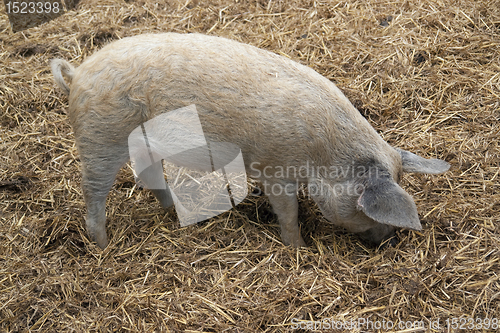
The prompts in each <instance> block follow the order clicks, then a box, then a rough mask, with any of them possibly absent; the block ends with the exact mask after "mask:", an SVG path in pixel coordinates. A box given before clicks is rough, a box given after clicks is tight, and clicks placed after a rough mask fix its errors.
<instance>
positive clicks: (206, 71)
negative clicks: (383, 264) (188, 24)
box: [51, 33, 449, 248]
mask: <svg viewBox="0 0 500 333" xmlns="http://www.w3.org/2000/svg"><path fill="white" fill-rule="evenodd" d="M51 68H52V72H53V75H54V78H55V82H56V83H57V85H58V86H59V87H60V88H61V89H62V90H63V91H64V92H65V93H66V94H68V95H69V108H68V117H69V121H70V123H71V125H72V128H73V130H74V134H75V139H76V145H77V149H78V152H79V155H80V160H81V167H82V189H83V195H84V199H85V203H86V208H87V216H86V227H87V231H88V233H89V235H90V238H91V239H92V240H93V241H96V242H97V244H98V245H99V246H100V247H101V248H105V247H106V246H107V244H108V237H107V234H106V214H105V202H106V197H107V195H108V192H109V191H110V189H111V187H112V185H113V182H114V179H115V177H116V175H117V172H118V171H119V169H120V168H121V167H122V166H123V165H124V163H126V162H127V160H129V150H128V144H127V142H128V141H127V140H128V136H129V134H130V133H131V132H132V131H133V130H134V129H136V128H138V127H139V126H141V124H143V123H145V122H147V121H148V120H151V119H153V118H155V117H156V116H158V115H161V114H163V113H165V112H169V111H172V110H176V109H179V108H183V107H186V106H189V105H195V107H196V110H197V112H198V115H199V118H200V121H201V124H202V127H203V131H204V135H205V137H206V138H207V140H209V141H211V142H226V143H231V144H232V145H235V146H237V147H239V148H240V149H241V152H242V155H243V159H244V163H245V168H246V171H247V173H248V176H249V177H252V178H255V179H256V180H257V181H258V182H260V183H261V184H264V186H262V187H263V189H264V192H265V194H266V195H268V197H269V201H270V203H271V206H272V208H273V211H274V213H275V214H276V215H277V217H278V220H279V223H280V227H281V237H282V241H283V243H284V244H286V245H291V246H293V247H300V246H305V242H304V240H303V238H302V236H301V233H300V228H299V223H298V201H297V195H296V194H297V190H298V187H300V186H304V185H305V186H307V187H308V188H309V192H310V194H311V196H312V198H313V199H314V200H315V202H316V203H317V204H318V206H319V208H320V209H321V211H322V213H323V214H324V216H325V218H326V219H328V220H329V221H331V222H332V223H333V224H336V225H339V226H342V227H344V228H345V229H347V230H348V231H351V232H355V233H359V234H360V235H361V236H362V237H363V238H366V239H368V240H370V241H372V242H374V243H380V242H382V241H384V240H386V239H388V238H390V237H392V236H393V235H394V231H395V229H396V228H410V229H415V230H420V229H421V228H422V227H421V224H420V221H419V217H418V214H417V208H416V205H415V203H414V201H413V199H412V198H411V196H410V195H409V194H408V193H406V192H405V191H404V190H403V189H402V188H401V187H400V186H399V185H398V182H399V181H400V179H401V175H402V173H403V172H415V173H429V174H439V173H443V172H445V171H446V170H448V168H449V164H448V163H447V162H444V161H442V160H438V159H424V158H422V157H419V156H417V155H415V154H413V153H410V152H408V151H404V150H402V149H396V148H393V147H392V146H390V145H389V144H388V143H386V142H385V141H384V140H383V139H382V137H381V136H380V135H379V134H378V133H377V132H376V131H375V130H374V129H373V128H372V127H371V126H370V124H369V123H368V121H367V120H366V119H365V118H364V117H363V116H362V115H361V114H360V113H359V111H358V110H357V109H356V108H355V107H354V106H353V105H352V104H351V103H350V102H349V100H348V99H347V98H346V97H345V96H344V94H343V93H342V92H341V91H340V90H339V89H338V88H337V87H336V86H335V84H334V83H332V82H331V81H329V80H328V79H326V78H325V77H323V76H322V75H320V74H318V73H317V72H316V71H314V70H313V69H311V68H309V67H307V66H304V65H301V64H299V63H297V62H295V61H292V60H290V59H288V58H286V57H283V56H279V55H276V54H274V53H271V52H268V51H265V50H262V49H259V48H256V47H253V46H250V45H246V44H242V43H239V42H236V41H233V40H230V39H226V38H221V37H214V36H207V35H202V34H177V33H162V34H144V35H139V36H135V37H128V38H123V39H121V40H118V41H114V42H112V43H110V44H109V45H107V46H105V47H104V48H102V49H101V50H100V51H98V52H96V53H95V54H93V55H92V56H90V57H88V58H87V59H86V60H85V61H84V62H83V63H82V64H81V65H80V66H79V67H77V68H74V67H73V66H72V65H71V64H70V63H68V62H67V61H65V60H61V59H54V60H52V61H51ZM166 130H167V131H168V129H166ZM166 133H167V132H166ZM150 144H152V145H153V144H155V145H162V144H168V140H167V142H154V143H150ZM153 169H154V170H153ZM153 169H152V170H150V171H151V172H150V175H151V174H154V175H156V176H158V175H161V176H163V174H162V170H163V169H162V167H161V164H160V165H156V166H155V167H154V168H153ZM279 170H287V171H289V170H295V171H297V170H298V171H302V172H281V173H280V172H277V171H279ZM146 177H147V176H146ZM280 189H281V190H280ZM153 193H154V195H155V196H156V197H157V198H158V200H159V202H160V203H161V204H162V206H163V207H169V206H171V205H172V204H173V203H174V200H173V197H172V195H171V192H170V190H169V189H168V186H167V187H166V189H153Z"/></svg>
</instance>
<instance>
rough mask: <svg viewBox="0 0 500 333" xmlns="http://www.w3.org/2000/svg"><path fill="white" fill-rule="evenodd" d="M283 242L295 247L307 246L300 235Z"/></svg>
mask: <svg viewBox="0 0 500 333" xmlns="http://www.w3.org/2000/svg"><path fill="white" fill-rule="evenodd" d="M283 243H284V244H285V245H288V246H291V247H293V248H296V249H298V248H299V247H307V245H306V242H304V239H303V238H302V237H300V238H299V239H292V240H289V241H284V242H283Z"/></svg>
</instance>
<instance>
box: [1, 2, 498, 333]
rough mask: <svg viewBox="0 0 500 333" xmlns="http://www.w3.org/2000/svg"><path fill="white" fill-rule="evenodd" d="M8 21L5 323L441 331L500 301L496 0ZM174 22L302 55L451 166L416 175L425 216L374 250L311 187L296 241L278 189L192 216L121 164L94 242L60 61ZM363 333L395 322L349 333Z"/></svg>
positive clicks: (176, 27)
mask: <svg viewBox="0 0 500 333" xmlns="http://www.w3.org/2000/svg"><path fill="white" fill-rule="evenodd" d="M0 25H1V27H0V30H1V32H0V45H1V50H0V62H1V65H0V78H1V81H0V108H1V114H0V126H1V127H0V147H1V156H0V197H1V200H0V211H1V216H0V331H2V332H16V331H28V330H29V331H31V332H63V331H76V332H80V331H82V332H84V331H85V332H86V331H134V332H137V331H163V332H181V331H186V332H223V331H226V332H256V331H262V332H286V331H291V330H292V329H293V325H292V321H293V320H294V318H295V319H300V320H322V319H325V318H333V319H336V320H351V319H352V320H357V319H358V318H370V319H371V320H372V321H377V320H378V321H382V320H386V321H388V320H391V321H393V322H394V323H397V322H398V321H404V322H406V321H423V322H424V324H425V325H426V326H425V327H426V331H428V332H430V331H433V332H438V331H446V326H445V320H446V319H451V318H453V317H463V318H469V317H471V318H493V317H497V318H499V317H500V288H499V286H500V281H499V271H500V265H499V258H500V250H499V248H500V241H499V239H500V224H499V223H498V219H499V218H498V216H499V211H500V204H499V199H500V194H499V181H498V179H499V175H498V174H499V161H500V160H499V145H498V134H499V128H500V127H499V118H500V113H499V111H498V109H499V100H500V99H499V95H500V74H499V72H500V71H499V64H500V49H499V37H500V34H499V33H500V6H499V4H498V2H496V1H470V0H463V1H447V2H444V1H430V0H422V1H402V0H395V1H390V2H389V1H385V0H381V1H354V0H348V1H336V0H333V1H323V2H321V1H312V0H311V1H310V0H295V1H284V0H282V1H278V0H272V1H266V0H259V1H246V0H239V1H238V0H232V1H229V0H220V1H201V0H200V1H197V0H193V1H191V0H182V1H180V2H175V1H171V2H168V3H161V4H160V3H157V2H154V1H149V0H146V1H138V2H135V1H132V0H130V1H125V2H123V1H118V0H107V1H91V0H84V1H81V2H79V3H78V4H77V5H76V7H75V8H74V9H73V10H71V11H69V12H68V13H66V14H65V15H63V16H61V17H59V18H57V19H56V20H54V21H51V22H49V23H46V24H43V25H41V26H39V27H35V28H31V29H28V30H25V31H22V32H17V33H12V31H11V30H10V27H9V23H8V20H7V17H6V15H4V14H1V16H0ZM163 31H176V32H203V33H208V34H213V35H220V36H225V37H229V38H233V39H236V40H239V41H242V42H245V43H249V44H252V45H255V46H258V47H261V48H264V49H268V50H271V51H273V52H276V53H278V54H281V55H284V56H287V57H290V58H292V59H295V60H297V61H299V62H301V63H302V64H305V65H308V66H310V67H312V68H314V69H315V70H317V71H318V72H320V73H321V74H323V75H324V76H326V77H328V78H329V79H331V80H332V81H333V82H335V83H336V84H337V85H338V86H339V87H340V88H341V89H342V90H343V91H344V92H345V94H346V95H347V96H348V98H349V99H350V100H351V101H352V102H353V103H354V104H355V105H356V106H357V107H358V109H359V110H360V112H361V113H362V114H363V115H364V116H365V117H367V118H368V120H369V121H370V123H371V124H372V125H373V126H374V127H375V128H376V129H377V130H378V131H379V132H380V133H381V134H382V135H383V137H384V138H385V139H386V140H387V141H388V142H390V143H391V144H393V145H395V146H398V147H401V148H404V149H408V150H411V151H413V152H416V153H419V154H421V155H423V156H426V157H439V158H443V159H445V160H447V161H448V162H450V163H451V165H452V169H451V170H450V171H449V172H447V173H446V174H444V175H438V176H426V175H412V174H407V175H405V177H404V179H403V184H402V185H403V187H404V188H405V189H406V190H407V191H408V192H410V193H411V194H412V195H413V197H414V198H415V202H416V204H417V206H418V209H419V213H420V218H421V220H422V224H423V227H424V229H423V231H421V232H413V231H408V230H403V231H401V232H400V233H399V237H400V240H401V242H400V243H399V244H398V245H397V246H395V247H390V248H385V249H376V248H369V247H367V246H366V245H365V244H364V243H362V242H361V241H360V240H359V239H358V238H357V237H356V236H355V235H352V234H349V233H346V232H344V231H342V230H340V229H338V228H335V227H333V226H332V225H331V224H329V223H328V222H327V221H325V220H324V219H323V218H322V216H321V214H320V213H319V212H318V210H317V208H316V206H315V205H314V203H313V202H312V201H309V200H308V199H307V198H306V197H304V196H302V199H301V208H300V219H301V227H302V229H303V234H304V235H305V239H306V242H307V243H308V246H309V247H308V248H305V249H300V250H294V249H290V248H287V247H284V246H283V245H282V244H281V242H280V238H279V230H278V225H277V221H276V217H275V216H274V215H273V214H272V211H271V210H270V207H269V204H268V201H267V199H266V198H265V197H249V198H248V199H246V200H245V201H244V202H243V203H241V204H240V205H239V206H238V207H237V209H234V210H232V211H229V212H226V213H224V214H222V215H220V216H218V217H217V218H213V219H211V220H209V221H207V222H203V223H200V224H198V225H194V226H189V227H186V228H179V227H178V224H177V220H176V217H175V214H174V213H173V212H171V211H164V210H162V209H161V208H160V206H159V204H158V203H157V202H156V200H155V199H154V198H153V197H152V196H151V195H150V194H149V192H148V191H145V190H138V189H137V188H134V178H133V176H132V173H131V172H130V170H129V169H128V168H124V169H123V170H122V171H121V172H120V174H119V177H118V179H117V181H116V183H115V185H114V187H113V189H112V192H111V194H110V196H109V199H108V215H109V216H110V217H112V218H111V219H109V221H108V230H109V231H110V233H111V238H112V239H111V244H110V246H109V247H108V248H107V249H106V250H105V251H101V250H99V249H98V248H97V247H96V246H95V245H94V244H92V243H89V241H88V239H87V236H86V232H85V230H84V228H83V221H84V213H85V210H84V202H83V197H82V193H81V190H80V187H79V184H80V173H79V166H78V165H79V163H78V153H77V151H76V150H75V145H74V141H73V134H72V130H71V128H70V126H69V125H68V122H67V119H66V113H65V112H66V111H65V108H66V107H67V99H66V97H64V96H63V95H62V93H61V91H59V90H58V89H56V87H55V85H54V83H53V80H52V77H51V74H50V72H49V69H48V60H49V59H51V58H54V57H61V58H64V59H68V60H71V61H72V62H73V63H74V64H79V63H81V62H82V61H83V59H85V58H86V57H87V56H89V55H90V54H92V53H93V52H95V51H97V50H98V49H100V48H101V47H102V46H103V45H104V44H106V43H107V42H108V41H111V40H114V39H118V38H122V37H125V36H130V35H137V34H140V33H145V32H163ZM437 319H440V323H441V325H440V328H439V329H435V330H431V329H429V326H428V325H429V321H430V320H437ZM362 330H363V331H383V332H386V331H388V330H384V329H380V330H377V329H375V328H373V329H367V328H366V327H360V328H359V329H353V330H350V331H353V332H358V331H362ZM393 330H395V329H393ZM337 331H346V330H342V329H339V330H337ZM450 331H454V330H453V329H451V330H450ZM485 331H486V330H485Z"/></svg>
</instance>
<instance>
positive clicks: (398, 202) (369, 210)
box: [358, 174, 422, 230]
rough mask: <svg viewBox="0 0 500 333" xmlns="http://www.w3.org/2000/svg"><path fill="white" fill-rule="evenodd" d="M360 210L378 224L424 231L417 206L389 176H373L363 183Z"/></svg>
mask: <svg viewBox="0 0 500 333" xmlns="http://www.w3.org/2000/svg"><path fill="white" fill-rule="evenodd" d="M363 183H364V184H363V192H362V193H361V195H360V196H359V198H358V209H359V210H361V211H362V212H363V213H365V215H366V216H368V217H370V218H371V219H373V220H375V221H376V222H378V223H382V224H389V225H392V226H395V227H400V228H410V229H415V230H422V225H420V221H419V219H418V213H417V206H416V205H415V203H414V202H413V199H412V198H411V197H410V195H409V194H408V193H406V192H405V191H404V190H403V189H402V188H401V187H400V186H399V185H398V184H397V183H396V182H395V181H394V180H393V179H392V177H390V176H389V175H388V174H386V175H381V174H377V175H372V176H371V177H369V178H368V179H365V181H364V182H363Z"/></svg>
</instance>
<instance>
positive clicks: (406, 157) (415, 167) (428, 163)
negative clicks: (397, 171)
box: [396, 148, 450, 174]
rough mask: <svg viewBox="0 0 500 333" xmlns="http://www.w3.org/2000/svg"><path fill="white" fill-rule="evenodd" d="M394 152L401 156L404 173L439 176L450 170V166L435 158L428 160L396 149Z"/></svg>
mask: <svg viewBox="0 0 500 333" xmlns="http://www.w3.org/2000/svg"><path fill="white" fill-rule="evenodd" d="M396 150H397V151H398V152H399V154H400V155H401V162H402V163H403V171H404V172H415V173H430V174H439V173H443V172H446V171H448V169H449V168H450V165H449V164H448V163H447V162H445V161H443V160H438V159H436V158H433V159H430V160H428V159H425V158H423V157H420V156H418V155H415V154H413V153H410V152H409V151H406V150H403V149H399V148H396Z"/></svg>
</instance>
